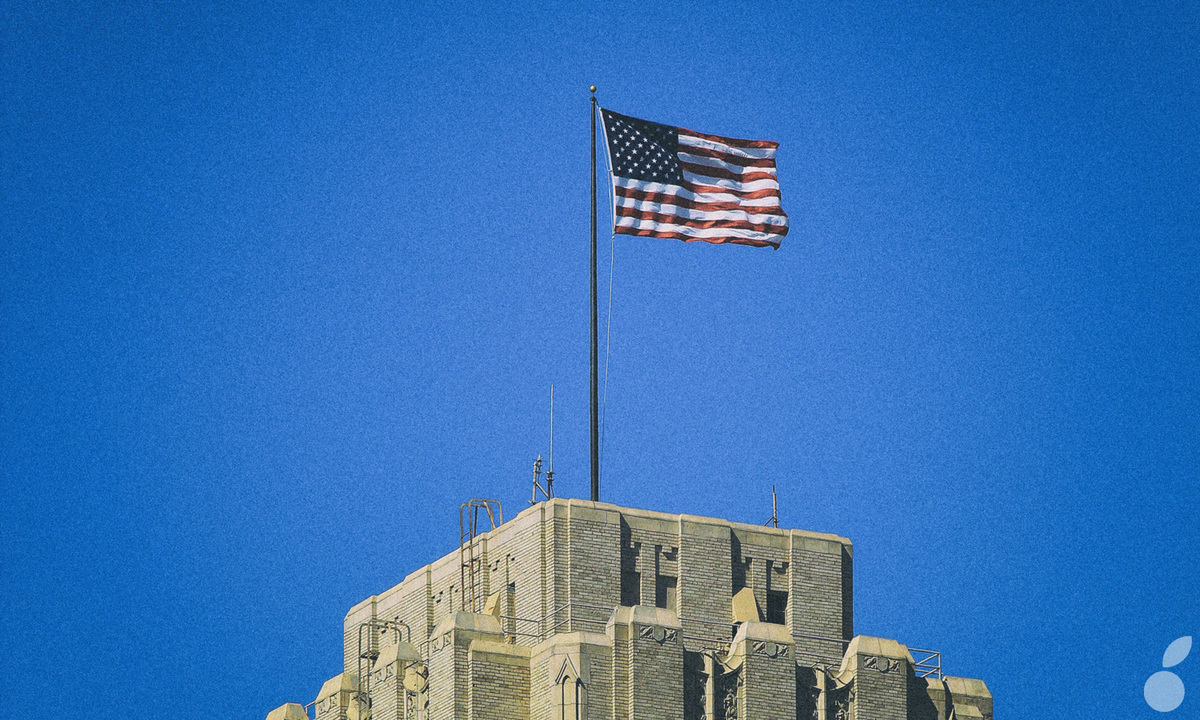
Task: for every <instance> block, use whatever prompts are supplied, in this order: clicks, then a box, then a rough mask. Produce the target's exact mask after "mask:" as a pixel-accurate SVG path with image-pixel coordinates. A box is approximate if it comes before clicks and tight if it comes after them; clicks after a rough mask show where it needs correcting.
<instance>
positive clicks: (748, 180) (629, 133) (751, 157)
mask: <svg viewBox="0 0 1200 720" xmlns="http://www.w3.org/2000/svg"><path fill="white" fill-rule="evenodd" d="M600 113H601V118H602V119H603V123H604V137H605V141H606V142H605V144H606V145H607V147H608V164H609V167H610V168H611V169H612V183H613V216H614V217H613V225H614V228H613V231H614V232H616V233H620V234H623V235H643V236H648V237H662V238H676V239H679V240H684V241H687V242H692V241H695V240H703V241H704V242H710V243H736V244H739V245H755V246H759V247H767V246H770V247H773V248H778V247H779V241H780V240H781V239H782V238H783V236H784V235H787V232H788V218H787V214H786V213H784V212H783V208H782V207H781V206H780V195H779V179H778V178H777V177H776V175H775V150H776V148H778V147H779V143H777V142H771V141H770V140H738V139H736V138H727V137H721V136H720V135H706V134H704V133H698V132H694V131H692V130H686V129H684V128H680V127H673V126H671V125H662V124H659V123H655V122H649V121H648V120H639V119H638V118H634V117H629V116H628V115H621V114H620V113H615V112H612V111H611V110H601V111H600Z"/></svg>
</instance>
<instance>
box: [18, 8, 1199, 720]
mask: <svg viewBox="0 0 1200 720" xmlns="http://www.w3.org/2000/svg"><path fill="white" fill-rule="evenodd" d="M1198 7H1200V6H1197V5H1196V4H1194V3H1182V2H1180V3H1155V4H1153V5H1152V6H1150V7H1139V6H1135V5H1132V4H1129V5H1126V4H1115V3H1101V4H1087V5H1084V4H1077V5H1068V4H1063V3H1043V4H1033V5H1031V4H1008V5H1004V6H1001V5H999V4H983V5H982V6H974V7H972V6H968V5H964V4H962V3H942V4H934V3H911V4H896V3H888V4H883V3H858V4H838V5H821V6H803V5H800V4H761V5H751V4H748V3H741V4H738V3H721V2H713V3H696V4H679V5H668V4H654V3H651V4H643V3H632V2H629V3H595V4H589V5H578V6H561V7H557V8H550V7H539V6H534V5H528V4H523V3H520V2H515V3H506V4H504V5H503V6H499V5H497V6H492V7H490V8H485V7H483V6H482V5H476V4H456V3H453V2H440V3H406V4H403V5H395V6H392V7H384V6H381V5H378V4H374V3H366V4H338V5H332V6H318V5H314V6H306V7H301V6H299V5H298V4H292V3H256V4H253V5H252V6H235V5H230V4H208V5H185V4H183V3H174V4H167V5H158V6H151V5H148V4H138V5H136V6H133V5H131V6H127V7H110V6H101V5H97V4H89V5H68V4H63V3H37V4H33V3H16V4H9V5H6V6H5V8H4V9H3V10H0V18H2V24H0V28H2V30H0V32H2V33H3V34H2V36H0V93H2V96H3V97H4V101H3V103H0V129H2V132H0V155H2V157H3V163H2V165H0V191H2V199H0V202H2V203H3V204H2V208H3V210H2V212H0V237H2V238H3V242H2V243H0V258H2V261H0V433H2V434H0V453H2V455H0V471H2V473H3V475H2V478H0V481H2V482H3V497H4V502H3V503H2V504H0V530H2V532H0V553H2V554H0V617H3V622H2V623H0V645H2V647H3V652H0V673H2V674H3V677H4V678H6V683H5V684H6V688H7V692H6V694H5V697H6V703H7V704H8V706H9V707H12V708H22V707H25V708H30V709H31V711H32V709H34V708H36V709H37V710H38V712H39V713H40V714H43V715H48V716H51V717H63V716H67V715H69V714H75V713H79V712H84V713H86V714H87V715H88V716H89V717H95V718H123V717H127V716H128V714H129V713H130V712H131V711H132V710H133V708H134V707H136V708H139V709H143V710H145V709H148V710H146V711H148V712H150V713H151V714H152V715H154V716H162V717H171V716H180V715H181V714H195V713H197V712H200V713H203V714H205V715H208V716H211V717H230V718H235V717H236V718H261V717H263V716H264V715H265V714H266V712H267V711H268V710H270V709H271V708H273V707H275V706H277V705H279V704H281V703H283V702H286V701H299V702H308V701H309V700H311V699H312V698H313V697H314V696H315V694H316V692H317V690H318V689H319V687H320V684H321V682H322V681H323V680H324V679H326V678H327V677H329V676H331V675H333V674H335V673H337V672H338V670H339V669H340V663H341V649H340V637H341V622H342V617H343V615H344V613H345V612H346V610H347V609H348V608H349V607H350V606H351V605H352V604H353V603H355V602H357V601H359V600H361V599H363V598H365V597H366V596H368V595H370V594H372V593H376V592H379V591H382V590H384V589H386V588H388V587H390V586H391V585H393V584H395V583H396V582H398V581H399V580H400V579H401V578H402V577H403V576H404V575H405V574H406V573H407V572H409V571H410V570H412V569H414V568H415V567H417V566H419V565H421V564H423V563H426V562H428V561H430V560H432V559H434V558H435V557H438V556H440V555H442V554H445V553H446V552H449V551H450V550H451V549H453V548H454V547H455V544H456V543H457V536H456V533H457V524H456V514H457V509H458V504H459V503H460V502H462V501H463V500H465V499H466V498H468V497H478V496H483V497H495V498H499V499H500V500H502V501H503V502H504V504H505V509H506V511H507V513H508V514H509V515H510V516H511V515H514V514H515V513H516V512H517V511H519V509H520V508H522V507H523V506H524V505H525V502H526V500H527V497H528V490H529V485H528V481H529V477H530V464H531V462H532V460H533V458H534V457H535V456H536V455H537V454H539V453H542V454H545V452H546V450H547V440H548V437H547V435H548V419H549V418H548V415H549V408H548V404H549V403H548V400H549V397H548V396H549V388H550V385H551V383H553V384H555V387H556V405H555V423H556V424H555V433H556V437H555V440H556V442H555V445H556V447H555V469H556V471H557V477H558V483H557V487H558V490H559V492H560V494H561V495H566V496H574V497H586V495H587V492H588V489H587V483H588V466H587V461H588V447H587V438H588V425H587V418H588V415H587V412H588V411H587V389H588V360H587V358H588V329H587V328H588V225H587V218H588V175H587V173H588V94H587V86H588V85H589V84H592V83H594V84H596V85H597V86H599V88H600V91H599V93H598V96H599V98H600V100H601V102H602V103H603V104H604V105H605V106H606V107H611V108H612V109H614V110H617V111H619V112H623V113H627V114H630V115H635V116H638V117H644V118H648V119H651V120H655V121H658V122H663V123H669V124H678V125H683V126H686V127H689V128H693V129H696V130H700V131H703V132H710V133H717V134H724V135H732V136H737V137H750V138H763V139H772V140H777V141H779V142H780V150H779V175H780V182H781V186H782V188H783V201H784V208H785V209H786V210H787V211H788V213H789V215H790V216H791V223H792V225H791V227H792V230H791V234H790V235H789V236H788V237H787V238H786V239H785V241H784V243H783V245H782V247H781V249H779V250H778V251H772V250H769V249H756V248H746V247H733V246H709V245H703V244H684V243H679V242H676V241H666V240H658V241H655V240H647V239H634V238H626V237H619V238H617V239H616V240H615V242H613V243H611V245H610V242H609V238H608V236H607V234H606V233H605V231H604V230H603V229H602V231H601V258H602V263H601V276H602V277H601V294H602V296H604V297H606V296H607V291H608V269H609V264H608V258H609V255H610V252H611V256H612V258H613V270H612V278H613V280H612V314H611V354H610V360H609V378H608V401H607V406H606V408H605V432H604V435H605V445H604V462H603V475H604V477H603V498H604V499H605V500H609V501H612V502H616V503H620V504H625V505H633V506H639V507H648V508H652V509H656V510H663V511H670V512H690V513H695V514H702V515H713V516H719V517H725V518H730V519H734V520H743V521H750V522H762V521H763V520H765V519H766V518H767V517H768V516H769V515H770V486H771V485H772V484H775V485H776V486H777V487H778V491H779V499H780V515H781V521H782V523H783V524H784V525H786V526H791V527H801V528H807V529H812V530H818V531H826V532H836V533H838V534H841V535H845V536H847V537H849V538H851V539H852V540H853V541H854V543H855V612H856V630H857V631H858V632H860V633H863V634H872V635H881V636H885V637H894V638H897V639H899V640H900V641H902V642H905V643H907V644H909V645H912V646H914V647H922V648H933V649H936V650H940V651H942V653H943V656H944V665H945V667H946V670H947V671H948V672H949V673H951V674H958V675H966V676H972V677H981V678H983V679H985V680H986V681H987V683H988V685H989V686H990V687H991V689H992V691H993V693H994V695H995V698H996V707H997V712H998V716H1007V717H1013V716H1018V715H1028V714H1030V713H1033V714H1035V715H1041V716H1045V717H1072V716H1082V715H1085V714H1086V715H1091V716H1102V717H1124V718H1131V717H1134V718H1136V717H1152V716H1157V715H1158V714H1157V713H1155V712H1154V711H1153V710H1151V709H1150V708H1149V707H1148V706H1147V705H1146V703H1145V702H1144V700H1143V699H1142V685H1143V683H1144V681H1145V679H1146V678H1147V677H1149V676H1150V675H1151V674H1152V673H1153V672H1155V671H1157V670H1160V669H1161V658H1162V652H1163V650H1164V649H1165V648H1166V646H1167V645H1168V644H1169V643H1170V642H1171V641H1172V640H1174V639H1175V638H1176V637H1179V636H1182V635H1189V634H1196V633H1197V632H1198V631H1200V593H1198V590H1200V583H1198V582H1197V580H1196V577H1197V565H1198V561H1197V558H1198V557H1200V531H1198V529H1197V527H1198V524H1200V523H1198V521H1197V515H1198V512H1197V511H1198V509H1200V484H1198V482H1197V479H1198V473H1200V467H1198V460H1200V455H1198V452H1197V450H1198V437H1200V433H1198V432H1197V430H1198V423H1197V417H1198V411H1200V322H1197V317H1198V316H1200V210H1198V208H1200V107H1198V104H1200V103H1198V93H1197V88H1198V87H1200V63H1198V62H1197V59H1196V58H1197V43H1198V40H1200V37H1198V35H1200V9H1198ZM600 214H601V218H602V219H603V218H605V217H606V216H607V199H606V198H602V200H601V211H600ZM602 312H603V308H602ZM601 322H602V325H603V323H604V322H605V318H604V316H603V315H602V317H601ZM602 343H603V339H602ZM1198 663H1200V661H1198V660H1197V659H1196V658H1194V657H1193V658H1191V659H1189V660H1187V661H1185V662H1184V663H1182V664H1181V665H1179V666H1178V667H1176V668H1174V669H1175V670H1176V671H1177V672H1178V673H1179V675H1180V676H1181V677H1182V678H1183V679H1184V682H1185V683H1187V684H1189V685H1190V686H1191V687H1200V670H1198V669H1197V665H1198ZM1195 692H1196V691H1195V690H1193V693H1195ZM15 712H18V714H22V712H23V711H15ZM1173 715H1174V716H1178V717H1191V718H1196V717H1200V705H1198V704H1197V702H1196V700H1195V698H1188V699H1185V701H1184V704H1183V705H1182V707H1181V708H1180V709H1179V710H1178V711H1176V712H1175V713H1173Z"/></svg>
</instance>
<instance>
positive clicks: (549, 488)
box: [546, 383, 554, 497]
mask: <svg viewBox="0 0 1200 720" xmlns="http://www.w3.org/2000/svg"><path fill="white" fill-rule="evenodd" d="M546 495H548V496H549V497H554V383H550V469H549V470H547V471H546Z"/></svg>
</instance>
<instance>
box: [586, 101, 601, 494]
mask: <svg viewBox="0 0 1200 720" xmlns="http://www.w3.org/2000/svg"><path fill="white" fill-rule="evenodd" d="M588 89H589V90H591V93H592V399H591V409H592V501H593V502H596V501H599V500H600V414H599V413H600V403H599V380H598V378H599V372H598V371H597V365H598V364H599V360H600V341H599V330H598V326H599V323H598V322H597V319H596V86H595V85H592V86H591V87H589V88H588Z"/></svg>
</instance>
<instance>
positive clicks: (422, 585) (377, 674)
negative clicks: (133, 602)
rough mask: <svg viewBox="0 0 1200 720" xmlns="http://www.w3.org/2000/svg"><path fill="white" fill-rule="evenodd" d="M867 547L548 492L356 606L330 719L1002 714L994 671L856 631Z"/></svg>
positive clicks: (326, 700)
mask: <svg viewBox="0 0 1200 720" xmlns="http://www.w3.org/2000/svg"><path fill="white" fill-rule="evenodd" d="M852 563H853V547H852V546H851V544H850V541H849V540H847V539H845V538H842V537H838V536H836V535H829V534H823V533H813V532H806V531H802V530H785V529H779V528H773V527H763V526H757V525H748V524H744V523H734V522H728V521H725V520H718V519H714V518H704V517H697V516H692V515H673V514H667V513H657V512H651V511H646V510H638V509H634V508H623V507H617V506H615V505H610V504H606V503H593V502H587V501H581V500H565V499H553V500H549V501H546V502H542V503H538V504H536V505H534V506H532V507H529V508H527V509H525V510H524V511H523V512H521V513H520V514H518V515H517V517H516V518H513V519H511V520H509V522H506V523H503V524H501V525H500V526H499V527H496V528H494V529H492V528H490V526H489V528H488V532H482V533H480V534H479V535H477V536H476V537H474V538H472V539H471V540H470V541H469V544H468V545H464V548H463V549H462V551H454V552H451V553H449V554H447V555H445V556H444V557H442V558H440V559H438V560H436V561H434V562H432V563H430V564H429V565H426V566H425V567H423V568H419V569H417V570H416V571H414V572H412V573H410V574H409V575H408V576H407V577H405V578H404V580H403V581H402V582H401V583H400V584H398V585H396V586H395V587H393V588H391V589H389V590H387V591H385V592H383V593H380V594H379V595H374V596H372V597H370V598H367V599H366V600H364V601H362V602H361V603H358V604H357V605H355V606H354V607H353V608H351V609H350V611H349V613H347V615H346V618H345V623H344V627H343V673H342V674H341V675H338V676H337V677H336V678H334V679H333V680H330V681H329V682H328V683H326V684H325V686H324V687H323V688H322V691H321V694H320V696H319V697H318V699H317V701H316V703H315V704H316V713H317V717H318V720H342V718H345V719H346V720H350V718H351V717H352V716H353V717H354V718H355V720H367V718H370V720H468V719H473V718H479V719H486V720H734V719H735V718H737V719H738V720H760V719H762V720H767V719H773V718H785V719H787V720H790V719H791V718H796V719H797V720H800V719H801V718H803V720H835V719H842V718H844V719H845V720H850V719H851V718H862V719H863V720H901V719H903V720H947V718H949V717H952V716H954V715H957V716H958V717H981V718H984V719H985V720H990V719H991V714H992V704H991V695H990V693H989V692H988V691H987V687H986V685H984V684H983V683H982V681H978V680H969V679H963V678H951V677H946V678H944V679H943V678H941V677H937V678H926V677H918V675H917V674H916V668H915V665H914V663H913V661H912V658H911V656H910V655H909V653H908V651H907V648H905V647H904V646H903V645H901V644H899V643H897V642H896V641H894V640H885V639H882V638H869V637H862V636H860V637H855V636H854V635H853V633H854V616H853V565H852ZM735 596H736V597H737V599H736V601H735V599H734V598H735ZM359 678H362V680H361V682H360V680H359ZM273 712H275V716H274V717H283V716H284V715H286V714H287V713H291V714H295V708H294V707H293V706H292V705H285V706H280V708H278V709H277V710H276V711H273Z"/></svg>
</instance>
